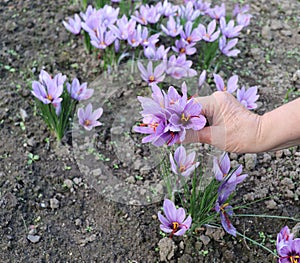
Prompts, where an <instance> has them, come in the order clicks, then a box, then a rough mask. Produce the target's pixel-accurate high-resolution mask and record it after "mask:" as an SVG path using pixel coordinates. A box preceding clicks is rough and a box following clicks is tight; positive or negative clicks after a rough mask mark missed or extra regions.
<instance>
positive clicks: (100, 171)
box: [91, 168, 102, 176]
mask: <svg viewBox="0 0 300 263" xmlns="http://www.w3.org/2000/svg"><path fill="white" fill-rule="evenodd" d="M91 173H92V175H93V176H99V175H101V174H102V170H101V168H97V169H94V170H92V171H91Z"/></svg>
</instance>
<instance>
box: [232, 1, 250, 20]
mask: <svg viewBox="0 0 300 263" xmlns="http://www.w3.org/2000/svg"><path fill="white" fill-rule="evenodd" d="M249 9H250V6H249V5H248V4H247V5H244V6H242V7H240V5H239V4H236V5H235V6H234V9H233V11H232V16H233V17H236V16H237V15H238V14H245V13H247V12H248V11H249Z"/></svg>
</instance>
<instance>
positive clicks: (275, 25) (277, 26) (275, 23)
mask: <svg viewBox="0 0 300 263" xmlns="http://www.w3.org/2000/svg"><path fill="white" fill-rule="evenodd" d="M282 28H283V25H282V22H281V21H280V20H277V19H274V20H272V21H271V29H272V30H278V29H282Z"/></svg>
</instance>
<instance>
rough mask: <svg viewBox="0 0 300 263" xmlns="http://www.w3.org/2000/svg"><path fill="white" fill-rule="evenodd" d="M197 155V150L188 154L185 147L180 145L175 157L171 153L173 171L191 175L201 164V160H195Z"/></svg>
mask: <svg viewBox="0 0 300 263" xmlns="http://www.w3.org/2000/svg"><path fill="white" fill-rule="evenodd" d="M195 156H196V153H195V152H191V153H190V154H188V155H187V154H186V150H185V148H184V147H183V146H179V147H178V148H177V149H176V151H175V153H174V158H173V155H172V154H171V153H170V162H171V169H172V171H173V173H175V174H180V175H182V176H189V175H190V174H191V173H192V172H193V171H194V170H195V169H196V168H197V167H198V166H199V164H200V163H199V162H195ZM174 159H175V161H174Z"/></svg>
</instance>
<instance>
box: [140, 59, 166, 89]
mask: <svg viewBox="0 0 300 263" xmlns="http://www.w3.org/2000/svg"><path fill="white" fill-rule="evenodd" d="M138 68H139V70H140V72H141V77H142V79H143V80H145V81H146V82H147V83H148V84H149V85H152V84H156V83H159V82H162V81H163V80H164V78H165V74H164V72H165V63H164V62H162V63H160V64H159V65H158V66H156V67H155V68H154V71H153V63H152V61H149V62H148V65H147V69H145V67H144V66H143V64H142V63H141V62H138Z"/></svg>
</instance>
